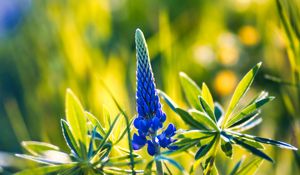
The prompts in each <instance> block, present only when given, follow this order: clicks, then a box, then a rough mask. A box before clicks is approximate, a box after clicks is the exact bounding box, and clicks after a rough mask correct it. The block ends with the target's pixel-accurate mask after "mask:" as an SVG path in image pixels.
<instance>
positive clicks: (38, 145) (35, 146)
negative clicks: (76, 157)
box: [21, 141, 59, 156]
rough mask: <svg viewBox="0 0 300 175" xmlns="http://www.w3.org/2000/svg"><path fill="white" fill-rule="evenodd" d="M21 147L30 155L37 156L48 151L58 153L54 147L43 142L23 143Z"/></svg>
mask: <svg viewBox="0 0 300 175" xmlns="http://www.w3.org/2000/svg"><path fill="white" fill-rule="evenodd" d="M21 144H22V146H23V147H24V148H25V149H26V150H27V151H28V152H29V153H30V154H32V155H34V156H39V155H42V154H43V153H44V152H46V151H49V150H55V151H58V150H59V148H58V147H57V146H55V145H52V144H50V143H45V142H36V141H23V142H22V143H21Z"/></svg>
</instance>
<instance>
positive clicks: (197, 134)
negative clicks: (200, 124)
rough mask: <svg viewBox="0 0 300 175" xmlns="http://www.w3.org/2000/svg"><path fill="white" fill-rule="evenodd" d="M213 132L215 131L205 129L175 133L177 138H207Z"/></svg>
mask: <svg viewBox="0 0 300 175" xmlns="http://www.w3.org/2000/svg"><path fill="white" fill-rule="evenodd" d="M213 134H215V132H211V131H205V130H188V131H185V132H183V133H180V134H178V135H176V136H175V137H176V138H178V139H202V138H207V137H210V136H212V135H213Z"/></svg>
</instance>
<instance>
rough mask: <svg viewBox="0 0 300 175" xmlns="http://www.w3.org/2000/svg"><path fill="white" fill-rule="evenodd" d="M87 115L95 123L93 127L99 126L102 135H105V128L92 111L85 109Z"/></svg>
mask: <svg viewBox="0 0 300 175" xmlns="http://www.w3.org/2000/svg"><path fill="white" fill-rule="evenodd" d="M85 116H86V117H87V119H88V120H89V121H90V122H91V123H92V124H93V127H95V126H97V130H99V131H100V133H101V134H102V135H105V129H104V127H103V126H102V125H101V123H100V122H99V120H98V119H97V117H95V116H94V115H93V114H92V113H90V112H87V111H85Z"/></svg>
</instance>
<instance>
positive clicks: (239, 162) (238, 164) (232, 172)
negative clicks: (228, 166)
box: [229, 157, 245, 175]
mask: <svg viewBox="0 0 300 175" xmlns="http://www.w3.org/2000/svg"><path fill="white" fill-rule="evenodd" d="M244 160H245V158H244V157H242V159H241V160H240V161H238V162H237V163H236V164H235V165H234V167H233V169H232V171H231V172H230V174H229V175H235V174H236V173H237V171H238V170H239V169H240V167H241V165H242V163H243V162H244Z"/></svg>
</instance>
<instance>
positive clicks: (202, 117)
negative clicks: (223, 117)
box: [189, 110, 219, 131]
mask: <svg viewBox="0 0 300 175" xmlns="http://www.w3.org/2000/svg"><path fill="white" fill-rule="evenodd" d="M189 113H190V114H191V115H192V117H193V118H194V119H195V120H197V121H198V122H199V123H201V124H202V125H203V126H209V127H210V128H213V129H215V130H216V131H217V130H219V128H218V126H217V125H216V123H215V122H214V121H213V120H212V119H211V118H210V117H209V116H208V115H207V114H206V113H203V112H200V111H198V110H189Z"/></svg>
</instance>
